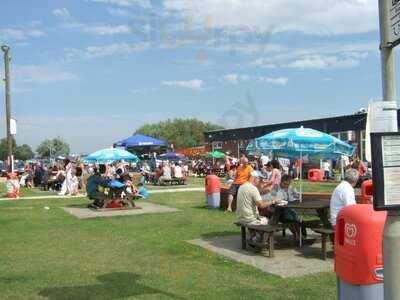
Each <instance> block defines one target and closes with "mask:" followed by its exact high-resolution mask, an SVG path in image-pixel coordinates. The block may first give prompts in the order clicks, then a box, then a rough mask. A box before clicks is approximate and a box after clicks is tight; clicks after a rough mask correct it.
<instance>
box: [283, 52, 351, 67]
mask: <svg viewBox="0 0 400 300" xmlns="http://www.w3.org/2000/svg"><path fill="white" fill-rule="evenodd" d="M358 65H359V61H358V60H355V59H354V58H340V57H337V56H323V55H307V56H304V57H301V58H299V59H297V60H295V61H293V62H291V63H289V64H288V65H287V66H288V67H289V68H294V69H339V68H352V67H357V66H358Z"/></svg>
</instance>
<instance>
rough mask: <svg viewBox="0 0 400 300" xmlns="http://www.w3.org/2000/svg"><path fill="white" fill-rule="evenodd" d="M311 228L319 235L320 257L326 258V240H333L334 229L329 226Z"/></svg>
mask: <svg viewBox="0 0 400 300" xmlns="http://www.w3.org/2000/svg"><path fill="white" fill-rule="evenodd" d="M311 230H312V231H314V232H316V233H319V234H320V235H321V251H322V259H323V260H326V242H327V241H328V238H331V240H333V236H334V234H335V230H333V229H331V228H311Z"/></svg>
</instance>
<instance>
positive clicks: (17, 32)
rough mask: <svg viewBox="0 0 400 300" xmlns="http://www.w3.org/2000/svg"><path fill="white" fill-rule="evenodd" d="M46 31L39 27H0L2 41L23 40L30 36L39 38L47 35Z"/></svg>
mask: <svg viewBox="0 0 400 300" xmlns="http://www.w3.org/2000/svg"><path fill="white" fill-rule="evenodd" d="M45 35H46V33H45V32H44V31H42V30H39V29H25V30H23V29H14V28H4V29H0V41H1V40H4V41H8V40H16V41H22V40H26V39H28V38H39V37H43V36H45Z"/></svg>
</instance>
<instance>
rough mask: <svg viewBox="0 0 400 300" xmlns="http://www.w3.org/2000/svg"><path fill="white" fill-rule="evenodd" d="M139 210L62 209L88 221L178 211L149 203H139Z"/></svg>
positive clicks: (80, 207) (76, 207)
mask: <svg viewBox="0 0 400 300" xmlns="http://www.w3.org/2000/svg"><path fill="white" fill-rule="evenodd" d="M138 206H139V207H140V209H139V208H138V209H112V210H99V211H96V210H91V209H89V208H87V207H85V206H83V207H82V205H81V206H72V205H71V206H69V207H63V208H62V209H63V210H64V211H66V212H68V213H70V214H71V215H73V216H75V217H77V218H78V219H89V218H99V217H115V216H131V215H143V214H155V213H158V214H161V213H171V212H177V211H179V209H176V208H173V207H168V206H165V205H159V204H154V203H149V202H141V203H140V204H138Z"/></svg>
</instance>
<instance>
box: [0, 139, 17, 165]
mask: <svg viewBox="0 0 400 300" xmlns="http://www.w3.org/2000/svg"><path fill="white" fill-rule="evenodd" d="M16 147H17V143H16V142H15V139H14V138H13V139H12V151H13V153H14V152H15V148H16ZM6 159H7V139H6V138H4V139H1V140H0V160H6Z"/></svg>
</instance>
